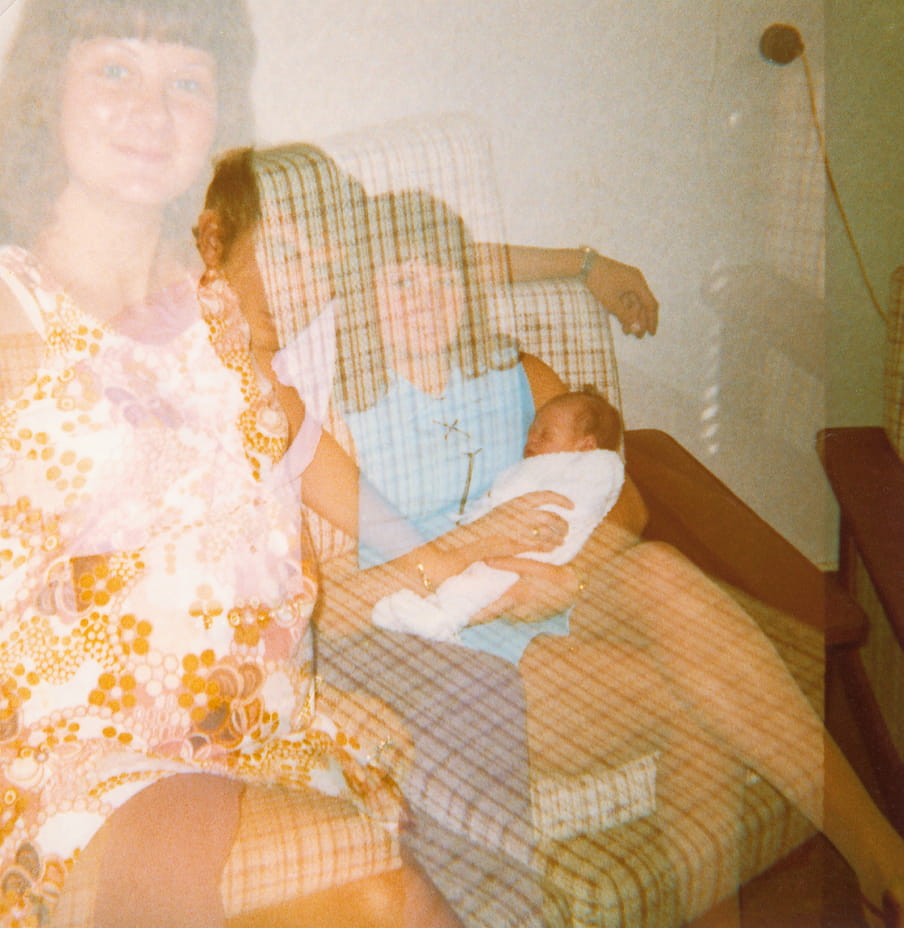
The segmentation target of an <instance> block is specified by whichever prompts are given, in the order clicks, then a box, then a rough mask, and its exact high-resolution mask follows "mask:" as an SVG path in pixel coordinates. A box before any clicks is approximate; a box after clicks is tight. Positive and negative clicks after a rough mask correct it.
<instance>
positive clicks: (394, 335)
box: [374, 259, 464, 361]
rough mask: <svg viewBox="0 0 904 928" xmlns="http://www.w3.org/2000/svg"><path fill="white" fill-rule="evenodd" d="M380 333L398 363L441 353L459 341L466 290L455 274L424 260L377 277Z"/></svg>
mask: <svg viewBox="0 0 904 928" xmlns="http://www.w3.org/2000/svg"><path fill="white" fill-rule="evenodd" d="M374 286H375V288H376V295H377V307H378V309H379V314H380V334H381V337H382V339H383V344H384V345H386V346H387V347H388V348H390V349H391V352H392V354H393V355H394V357H395V359H396V360H397V361H399V360H403V359H422V358H431V357H433V356H434V355H437V354H443V353H444V352H445V351H447V350H448V349H449V347H450V346H451V345H452V343H453V342H454V341H455V338H456V334H457V332H458V325H459V322H460V321H461V314H462V312H463V310H464V289H463V286H462V281H461V276H460V275H459V273H458V272H457V271H455V270H451V269H449V268H445V267H442V266H440V265H436V264H430V263H427V262H426V261H423V260H421V259H412V260H409V261H405V262H403V263H399V264H395V263H391V264H387V265H385V266H384V267H382V268H380V269H379V270H377V272H376V273H375V274H374Z"/></svg>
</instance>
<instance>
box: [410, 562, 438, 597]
mask: <svg viewBox="0 0 904 928" xmlns="http://www.w3.org/2000/svg"><path fill="white" fill-rule="evenodd" d="M414 566H415V567H416V568H417V572H418V576H419V577H420V578H421V584H422V585H423V587H424V589H425V590H426V591H427V592H428V593H435V592H436V587H435V586H434V585H433V581H432V580H431V579H430V578H429V577H428V576H427V569H426V568H425V567H424V565H423V564H422V563H421V562H420V561H418V562H417V564H415V565H414Z"/></svg>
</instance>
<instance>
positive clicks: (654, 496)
mask: <svg viewBox="0 0 904 928" xmlns="http://www.w3.org/2000/svg"><path fill="white" fill-rule="evenodd" d="M625 458H626V463H627V471H628V473H629V474H630V476H631V478H632V480H634V482H635V483H636V484H637V487H638V489H639V490H640V492H641V495H642V496H643V498H644V501H645V502H646V504H647V507H648V509H649V512H650V519H649V522H648V524H647V528H646V530H645V532H644V538H646V539H648V540H657V541H665V542H668V543H669V544H672V545H674V547H676V548H678V549H679V550H680V551H681V552H682V553H683V554H684V555H685V556H686V557H688V558H689V559H690V560H691V561H693V562H694V563H695V564H696V565H697V566H698V567H699V568H700V569H701V570H703V571H705V572H706V573H708V574H710V575H711V576H713V577H716V578H718V579H720V580H724V581H725V582H727V583H730V584H732V585H733V586H735V587H737V588H739V589H741V590H743V591H744V592H745V593H749V594H750V595H752V596H755V597H756V598H757V599H759V600H761V601H762V602H765V603H767V604H768V605H770V606H774V607H776V608H778V609H782V610H784V611H786V612H789V613H790V614H792V615H794V616H795V617H797V618H798V619H800V620H802V621H803V622H805V623H807V624H808V625H811V626H813V627H814V628H817V629H819V630H821V631H822V632H823V633H824V634H825V639H826V644H827V645H828V646H842V645H844V646H848V645H859V644H861V643H862V642H863V641H864V640H865V637H866V631H867V619H866V615H865V614H864V612H863V610H862V609H861V608H860V607H859V606H858V605H857V604H856V603H855V602H854V600H853V599H851V597H850V596H849V595H848V594H847V593H846V592H845V590H844V589H843V588H842V587H841V585H840V584H839V583H838V581H837V580H836V579H835V577H834V576H833V575H831V574H826V573H823V572H822V571H821V570H819V568H818V567H816V565H815V564H813V563H812V562H811V561H809V560H808V559H807V558H806V557H804V555H803V554H801V553H800V552H799V551H798V550H797V549H796V548H795V547H794V546H793V545H792V544H790V542H788V541H786V540H785V539H784V538H783V537H782V536H781V535H779V533H778V532H776V531H775V529H773V528H772V527H771V526H770V525H769V524H768V523H767V522H765V521H764V520H763V519H761V518H760V517H759V516H758V515H757V514H756V513H755V512H754V511H753V510H752V509H751V508H750V507H749V506H748V505H747V504H746V503H744V502H743V501H742V500H740V499H739V498H738V497H737V496H735V494H734V493H732V492H731V490H729V489H728V487H727V486H725V484H724V483H722V481H721V480H719V479H718V478H717V477H716V476H715V475H714V474H712V473H711V472H710V471H709V470H707V469H706V467H704V466H703V465H702V464H701V463H700V462H699V461H698V460H697V459H696V458H695V457H693V455H691V454H690V452H688V451H687V450H686V449H685V448H683V447H682V446H681V445H680V444H679V443H678V442H677V441H675V440H674V439H673V438H671V437H670V436H669V435H667V434H666V433H665V432H661V431H658V430H656V429H636V430H633V431H628V432H626V433H625Z"/></svg>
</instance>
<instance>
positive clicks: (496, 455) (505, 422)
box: [345, 364, 568, 663]
mask: <svg viewBox="0 0 904 928" xmlns="http://www.w3.org/2000/svg"><path fill="white" fill-rule="evenodd" d="M533 415H534V404H533V398H532V396H531V392H530V385H529V383H528V381H527V376H526V374H525V372H524V368H523V367H522V366H521V365H520V364H516V365H514V366H513V367H510V368H506V369H505V370H492V371H488V372H487V373H486V374H483V375H481V376H480V377H472V378H468V377H465V376H464V375H463V374H462V373H461V371H458V370H455V371H453V372H452V374H451V375H450V378H449V382H448V384H447V385H446V389H445V391H444V392H443V393H442V394H440V395H434V394H430V393H424V392H422V391H421V390H419V389H418V388H417V387H415V386H414V385H413V384H411V383H409V382H408V381H407V380H405V379H403V378H402V377H399V376H398V375H392V378H391V380H390V384H389V389H388V391H387V392H386V394H385V395H384V396H383V397H381V398H380V399H379V400H378V401H377V402H376V403H375V404H374V405H373V406H371V407H370V408H369V409H366V410H364V411H363V412H350V413H346V415H345V420H346V422H347V423H348V426H349V429H350V430H351V433H352V437H353V438H354V441H355V448H356V450H357V452H358V460H359V464H360V467H361V471H362V474H363V476H364V477H366V478H367V480H368V482H369V483H370V484H371V485H372V486H373V488H374V489H375V490H377V491H378V492H379V493H380V494H381V495H382V496H383V498H384V499H386V500H387V501H389V502H390V503H392V505H393V506H395V508H396V509H397V511H398V512H399V513H401V514H402V515H403V516H405V518H407V519H408V520H409V521H410V522H411V524H412V525H413V526H414V527H415V528H416V529H417V531H418V532H419V533H420V535H421V537H422V538H423V540H424V541H430V540H432V539H434V538H437V537H438V536H440V535H442V534H444V533H445V532H447V531H449V529H450V528H452V527H453V526H454V524H455V521H456V519H457V518H458V516H459V515H460V514H461V511H462V510H463V509H464V506H465V504H466V503H467V501H468V500H473V499H476V498H477V497H479V496H482V495H483V494H484V493H485V492H486V491H487V490H489V488H490V486H491V485H492V483H493V480H494V479H495V477H496V476H497V475H498V474H499V473H500V472H501V471H502V470H503V469H504V468H506V467H509V466H510V465H511V464H513V463H515V461H518V460H520V459H521V455H522V451H523V448H524V442H525V440H526V438H527V430H528V428H529V426H530V423H531V421H532V419H533ZM358 560H359V563H360V565H361V566H362V567H371V566H373V565H374V564H378V563H381V561H382V558H381V557H380V556H379V555H378V554H377V553H376V552H374V551H372V550H370V549H368V548H365V547H364V546H362V547H361V549H360V550H359V552H358ZM567 631H568V625H567V616H565V615H562V616H556V617H554V618H553V619H550V620H548V621H545V622H534V623H523V622H508V621H506V620H505V619H499V620H497V621H495V622H489V623H487V624H485V625H478V626H470V627H468V628H466V629H464V631H463V632H462V633H461V643H462V644H465V645H467V646H468V647H473V648H477V649H478V650H482V651H489V652H490V653H493V654H498V655H499V656H501V657H505V658H506V659H508V660H511V661H512V662H514V663H517V661H518V660H519V659H520V657H521V654H522V652H523V651H524V648H525V647H526V646H527V644H528V643H529V642H530V641H531V640H532V639H533V638H534V637H535V636H536V635H538V634H541V633H547V634H567Z"/></svg>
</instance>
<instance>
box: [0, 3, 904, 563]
mask: <svg viewBox="0 0 904 928" xmlns="http://www.w3.org/2000/svg"><path fill="white" fill-rule="evenodd" d="M250 4H251V7H252V11H253V15H254V18H255V24H256V29H257V32H258V35H259V40H260V46H261V51H262V53H261V56H260V57H261V62H260V66H259V69H258V73H257V77H256V85H255V95H256V102H257V108H258V114H259V130H260V134H261V137H262V140H264V141H270V142H275V141H281V140H287V139H290V138H308V139H313V140H317V139H320V138H323V137H325V136H328V135H331V134H334V133H338V132H342V131H345V130H348V129H354V128H359V127H362V126H366V125H369V124H373V123H376V122H380V121H383V120H387V119H393V118H397V117H401V116H409V115H413V114H418V113H436V112H442V111H447V110H458V111H466V112H470V113H472V114H475V115H476V116H478V117H479V118H481V119H482V120H483V121H484V123H485V124H486V126H487V127H488V131H489V133H490V136H491V140H492V144H493V148H494V152H495V158H496V162H497V165H498V171H499V188H500V193H501V196H502V200H503V203H504V208H505V213H506V220H507V225H508V232H509V237H510V238H511V239H512V240H514V241H520V242H524V243H533V244H575V245H576V244H579V243H584V242H590V243H592V244H594V245H596V246H597V247H598V248H600V249H601V250H604V251H607V252H608V253H610V254H613V255H615V256H617V257H621V258H623V259H624V260H627V261H630V262H632V263H635V264H637V265H639V266H641V267H642V268H643V269H644V270H645V272H646V273H647V276H648V279H649V281H650V283H651V284H652V286H653V288H654V289H655V291H656V293H657V295H658V296H659V298H660V300H661V302H662V325H661V330H660V334H659V335H657V337H656V338H655V339H654V340H649V339H647V340H644V341H643V342H641V343H638V342H635V341H631V340H628V339H625V338H623V337H622V336H621V335H620V334H619V335H617V339H618V352H619V358H620V366H621V371H622V378H623V387H624V393H625V398H626V411H627V422H628V425H629V427H639V426H656V427H662V428H665V429H667V430H669V431H670V432H672V433H673V434H674V435H675V436H676V437H678V438H679V439H680V440H681V441H682V442H684V443H685V444H686V445H687V446H688V447H689V448H691V450H693V451H694V452H695V453H696V454H698V455H699V456H700V457H701V458H702V459H703V460H704V461H706V463H707V464H708V465H709V466H710V467H712V468H713V469H714V470H715V471H716V472H717V473H718V474H719V475H720V476H722V477H723V479H725V480H726V481H727V482H728V483H729V484H730V485H731V486H732V487H734V488H735V489H736V490H737V491H738V492H739V493H740V494H741V495H742V496H743V497H744V498H745V499H746V500H747V501H748V502H750V503H751V504H752V505H753V506H754V507H755V508H756V509H758V511H760V512H761V514H763V515H764V516H765V517H766V518H767V519H769V520H770V521H771V522H772V523H773V524H774V525H776V526H777V527H778V528H779V529H780V530H781V531H782V532H783V533H784V534H785V535H787V536H788V537H789V538H791V539H792V540H793V541H794V542H795V543H797V544H798V545H799V546H801V547H802V548H803V549H804V550H805V551H806V553H808V554H809V555H811V556H812V557H814V558H815V559H817V560H827V559H831V558H832V557H833V556H834V550H833V544H832V539H833V532H834V528H833V518H834V513H833V511H832V509H831V505H830V502H829V497H828V494H827V492H826V488H825V483H824V481H823V480H822V475H821V471H820V469H819V466H818V464H817V462H816V458H815V454H814V452H813V435H814V433H815V430H816V429H817V428H819V427H820V426H821V425H823V424H825V421H826V417H825V411H824V395H823V389H824V384H823V378H822V369H823V365H822V362H821V354H820V347H819V346H820V339H821V337H822V334H823V327H824V324H825V319H824V315H823V301H822V282H823V281H822V272H823V253H822V241H823V238H822V229H823V215H822V212H821V210H822V189H821V186H820V185H821V173H820V171H819V165H818V160H817V158H816V149H815V136H814V135H813V133H812V129H811V126H810V123H809V115H808V105H809V104H808V102H807V97H806V89H805V84H804V73H803V68H802V65H801V62H800V61H797V62H794V63H793V64H791V65H789V66H787V67H785V68H782V67H778V66H776V65H772V64H769V63H766V62H765V61H763V60H762V59H761V57H760V56H759V54H758V51H757V43H758V40H759V36H760V34H761V32H762V30H763V28H764V27H765V26H766V25H768V24H769V23H771V22H775V21H784V22H792V23H795V24H796V25H797V26H798V28H799V29H800V31H801V33H802V34H803V37H804V41H805V43H806V45H807V47H808V50H809V55H810V61H811V65H812V69H813V73H814V77H815V80H816V82H817V85H818V90H819V92H820V93H821V89H822V84H823V79H824V67H823V61H824V53H823V32H824V28H823V15H824V12H823V3H822V2H821V0H693V2H690V0H569V2H562V0H494V2H492V3H487V2H485V0H480V2H476V0H459V2H457V3H450V2H448V0H383V2H374V0H341V2H337V0H250ZM896 5H898V4H897V3H896V0H885V2H883V3H879V2H875V3H873V2H860V0H858V2H857V3H851V2H849V0H836V2H835V3H833V4H832V6H833V7H836V8H838V9H841V10H845V8H846V9H847V11H848V12H846V13H844V15H841V14H839V13H838V9H833V10H832V11H831V12H832V17H833V22H835V21H837V22H841V21H842V19H845V20H850V22H849V23H847V26H856V31H857V33H858V35H859V36H860V38H859V39H858V40H857V41H860V42H861V43H865V44H867V45H868V44H869V41H870V35H871V33H872V32H873V30H874V29H885V30H886V35H887V44H888V43H890V44H894V42H895V41H897V35H896V30H897V29H898V28H899V27H898V25H897V22H896V17H895V16H894V14H893V13H891V12H889V11H891V10H892V9H893V8H894V7H895V6H896ZM16 6H17V4H14V6H13V9H12V11H11V12H12V13H13V14H14V13H15V9H16ZM852 7H855V8H856V9H857V10H861V9H862V8H865V7H870V8H876V10H877V11H878V12H877V14H876V15H877V16H878V17H879V19H878V21H876V20H874V19H871V18H870V17H866V18H863V19H862V21H861V19H859V18H858V16H857V15H856V14H854V13H853V12H852V10H851V8H852ZM883 11H884V12H883ZM11 18H12V17H11V16H10V13H7V14H4V16H3V17H2V20H0V28H2V30H3V31H8V28H9V23H10V21H11ZM901 28H904V27H901ZM833 35H834V34H833ZM0 38H2V36H0ZM856 60H858V59H855V61H856ZM900 60H904V56H899V61H897V62H894V64H895V66H897V67H898V68H900ZM844 66H845V69H846V70H847V71H848V72H850V71H852V70H854V69H855V65H854V64H853V63H852V62H850V61H849V60H848V59H847V57H845V65H844ZM872 67H873V70H872V71H870V72H869V74H868V75H864V76H863V77H862V79H860V80H859V82H858V81H855V85H856V86H855V87H854V89H852V90H851V91H850V92H849V96H848V97H847V99H848V103H849V104H853V103H854V102H856V103H857V104H858V105H861V104H862V102H863V100H862V99H861V95H860V91H859V90H858V89H857V87H861V88H862V87H864V86H873V85H874V83H875V80H876V78H877V74H876V73H875V72H876V71H877V70H878V69H879V68H880V65H879V64H877V63H875V62H873V64H872ZM898 73H900V71H898ZM880 76H881V75H880ZM832 87H833V88H834V91H833V92H836V93H839V94H840V93H841V92H840V91H838V89H837V87H835V85H834V84H833V85H832ZM839 99H840V97H839ZM895 103H896V104H897V101H895ZM897 111H898V112H900V107H899V106H898V108H897ZM885 115H886V117H887V115H888V114H885ZM836 116H837V114H836ZM838 118H839V119H847V112H846V111H845V112H844V113H843V114H842V115H841V116H839V117H838ZM835 128H836V129H837V126H836V127H835ZM870 128H873V127H872V126H871V127H870ZM894 138H895V139H897V138H900V133H898V134H897V135H896V136H895V137H894ZM836 148H837V149H838V150H837V152H836V151H835V149H836ZM842 149H843V150H842ZM856 150H857V143H856V142H855V141H854V140H852V139H849V140H848V141H847V142H845V143H844V144H843V145H842V143H840V142H839V144H838V145H837V146H836V145H835V143H834V142H833V154H837V157H838V161H839V164H838V166H837V170H838V173H839V175H842V176H843V175H845V172H846V171H848V170H849V169H851V167H852V166H853V167H854V168H858V169H859V172H860V182H859V185H858V189H857V190H855V191H852V192H851V195H852V199H854V198H863V197H866V198H868V192H865V191H864V189H863V188H864V187H867V188H868V187H869V183H868V177H869V175H870V171H871V170H872V168H871V167H870V166H869V165H868V164H866V163H864V162H863V161H862V160H861V159H858V157H857V156H856V154H854V152H855V151H856ZM896 155H897V152H896V151H895V150H894V148H893V147H892V148H891V149H887V150H886V151H885V152H884V153H883V157H887V158H889V159H890V158H891V157H893V156H896ZM898 170H900V168H898ZM897 176H898V177H900V173H899V174H898V175H897ZM897 189H898V190H899V191H900V185H899V186H898V188H897ZM898 202H900V198H898ZM858 208H859V207H857V206H854V205H853V204H852V206H851V211H852V213H854V215H855V217H856V216H857V210H858ZM895 210H896V207H895V205H894V204H893V203H890V202H889V198H888V197H886V196H884V195H881V194H880V195H879V196H878V197H873V201H872V206H871V207H870V214H869V217H868V218H869V221H870V223H871V226H872V228H874V229H875V230H877V231H876V232H875V233H874V234H873V236H872V238H871V239H869V240H866V241H864V249H865V250H868V251H870V255H871V263H872V264H873V266H874V273H875V275H876V277H877V278H878V279H879V281H880V285H881V286H880V289H881V290H882V292H883V293H884V289H885V285H884V278H887V273H888V271H889V270H890V266H893V262H892V261H891V260H890V256H891V254H896V255H900V254H904V250H902V249H901V248H900V247H899V245H900V236H899V237H898V239H897V240H896V241H895V242H894V245H892V244H891V239H890V237H889V236H886V235H885V234H884V232H882V231H878V230H880V229H882V228H883V226H884V225H887V224H888V221H889V220H890V218H891V214H893V213H894V212H895ZM898 228H900V224H898ZM876 241H881V242H882V243H883V245H882V249H881V251H880V250H879V249H877V248H874V247H873V246H874V245H875V243H876ZM831 245H832V248H833V251H832V253H831V254H830V259H831V265H832V266H831V273H830V282H831V286H832V288H833V290H832V293H833V294H834V293H835V292H837V291H836V289H835V288H837V287H841V286H843V287H844V288H845V296H844V300H843V302H844V304H845V306H846V307H849V308H850V312H851V316H850V317H849V319H850V321H849V323H848V326H847V329H846V331H847V335H846V336H845V337H846V338H847V339H848V341H847V343H846V344H845V356H844V363H843V365H839V367H840V368H841V367H843V371H844V374H843V377H841V378H840V379H839V383H841V382H845V381H846V380H847V379H848V378H850V377H852V376H854V377H856V379H857V380H858V385H857V387H856V393H857V394H858V395H862V397H863V401H862V402H860V401H858V402H857V403H856V404H853V405H851V404H850V403H849V402H847V400H846V399H845V394H846V393H847V392H848V391H847V390H846V388H841V387H839V388H837V389H836V388H835V383H836V381H835V380H834V379H833V381H832V384H833V393H832V407H831V408H832V417H833V421H843V420H845V421H846V420H848V419H850V420H852V421H853V420H860V419H863V420H864V421H866V420H868V419H870V418H871V417H873V418H874V412H875V409H876V408H877V407H876V405H875V402H874V397H875V391H876V390H877V389H878V387H877V383H876V381H877V375H876V370H875V363H874V359H875V355H876V351H877V348H876V345H877V339H881V335H880V334H877V332H876V324H875V320H874V319H872V318H871V317H870V314H869V310H868V308H865V307H864V304H863V301H862V299H861V298H860V296H858V294H857V292H856V291H857V286H856V282H854V283H851V282H850V280H849V278H850V277H851V274H850V268H849V266H848V264H849V262H847V263H846V262H845V259H844V256H843V254H841V252H843V249H842V248H840V246H838V243H837V241H836V239H835V238H834V237H833V239H832V242H831ZM836 250H838V251H839V254H838V255H836V254H835V251H836ZM836 263H837V266H838V269H839V270H838V273H837V274H836V267H835V266H836ZM789 276H791V277H793V278H795V279H794V280H791V281H790V282H789V281H788V280H786V278H787V277H789ZM839 277H840V278H842V279H843V281H844V283H843V284H842V283H840V282H839ZM845 311H846V312H847V309H846V310H845ZM756 342H759V344H755V343H756ZM748 344H749V347H748ZM801 345H804V346H805V348H804V349H803V353H802V354H801V349H800V347H799V346H801ZM861 355H863V356H865V357H866V361H867V362H869V361H872V362H873V363H864V359H863V358H862V357H861ZM834 356H835V355H834V354H833V355H832V357H834ZM814 359H815V361H814ZM861 370H862V371H864V372H865V373H864V374H863V376H862V377H861V375H860V374H859V373H857V374H856V375H854V374H853V373H852V372H853V371H858V372H859V371H861ZM861 381H862V382H861Z"/></svg>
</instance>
